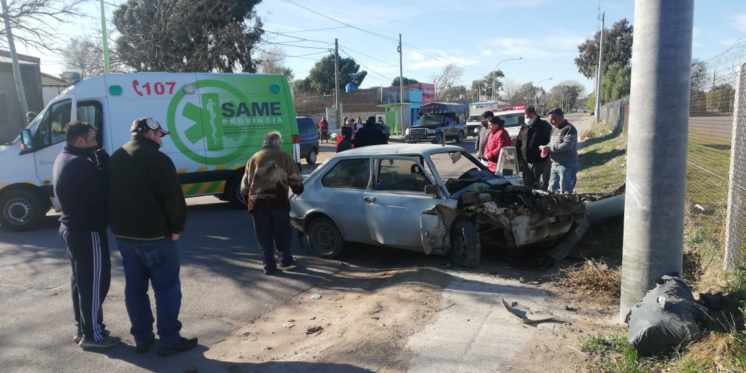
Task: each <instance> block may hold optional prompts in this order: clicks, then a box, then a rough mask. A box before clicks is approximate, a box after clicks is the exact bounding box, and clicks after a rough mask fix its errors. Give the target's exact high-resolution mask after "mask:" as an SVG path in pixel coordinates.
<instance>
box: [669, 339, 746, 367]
mask: <svg viewBox="0 0 746 373" xmlns="http://www.w3.org/2000/svg"><path fill="white" fill-rule="evenodd" d="M671 367H672V369H673V371H675V372H713V373H715V372H744V371H746V335H744V334H743V333H738V332H732V333H710V334H709V335H708V336H706V337H705V338H703V339H701V340H699V341H697V342H695V343H692V344H691V345H689V347H688V348H687V351H686V352H685V353H684V354H682V355H681V356H680V358H679V359H677V360H676V361H675V363H674V364H672V365H671Z"/></svg>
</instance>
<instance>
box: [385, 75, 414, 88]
mask: <svg viewBox="0 0 746 373" xmlns="http://www.w3.org/2000/svg"><path fill="white" fill-rule="evenodd" d="M417 83H419V82H418V81H417V79H410V78H407V77H406V76H405V77H404V85H408V84H417ZM391 86H392V87H398V86H399V77H398V76H397V77H396V78H394V80H393V81H392V82H391Z"/></svg>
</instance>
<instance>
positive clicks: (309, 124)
mask: <svg viewBox="0 0 746 373" xmlns="http://www.w3.org/2000/svg"><path fill="white" fill-rule="evenodd" d="M297 120H298V132H300V134H301V136H303V135H309V134H313V133H315V132H316V125H315V124H314V123H313V119H311V118H298V119H297Z"/></svg>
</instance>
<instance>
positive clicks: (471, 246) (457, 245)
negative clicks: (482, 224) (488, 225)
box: [449, 218, 482, 268]
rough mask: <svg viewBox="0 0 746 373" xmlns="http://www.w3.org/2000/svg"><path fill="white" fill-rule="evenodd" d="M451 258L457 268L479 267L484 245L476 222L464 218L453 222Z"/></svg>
mask: <svg viewBox="0 0 746 373" xmlns="http://www.w3.org/2000/svg"><path fill="white" fill-rule="evenodd" d="M449 257H450V259H451V261H452V262H453V264H455V265H457V266H461V267H467V268H475V267H478V266H479V262H480V260H481V258H482V245H481V243H480V240H479V232H478V229H477V224H476V223H475V222H473V221H471V220H467V219H463V218H461V219H456V220H455V221H454V222H453V225H452V226H451V250H450V252H449Z"/></svg>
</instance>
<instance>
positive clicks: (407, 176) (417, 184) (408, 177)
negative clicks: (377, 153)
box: [375, 159, 430, 193]
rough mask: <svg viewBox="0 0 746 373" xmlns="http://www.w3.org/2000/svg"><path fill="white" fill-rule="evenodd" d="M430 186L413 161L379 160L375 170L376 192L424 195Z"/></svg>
mask: <svg viewBox="0 0 746 373" xmlns="http://www.w3.org/2000/svg"><path fill="white" fill-rule="evenodd" d="M428 184H430V182H429V181H428V179H427V177H426V176H425V173H424V172H423V170H422V168H421V167H420V165H419V164H418V163H417V161H416V160H415V159H381V160H380V162H379V163H378V169H377V170H376V184H375V189H376V190H385V191H401V192H418V193H424V192H425V186H426V185H428Z"/></svg>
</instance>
